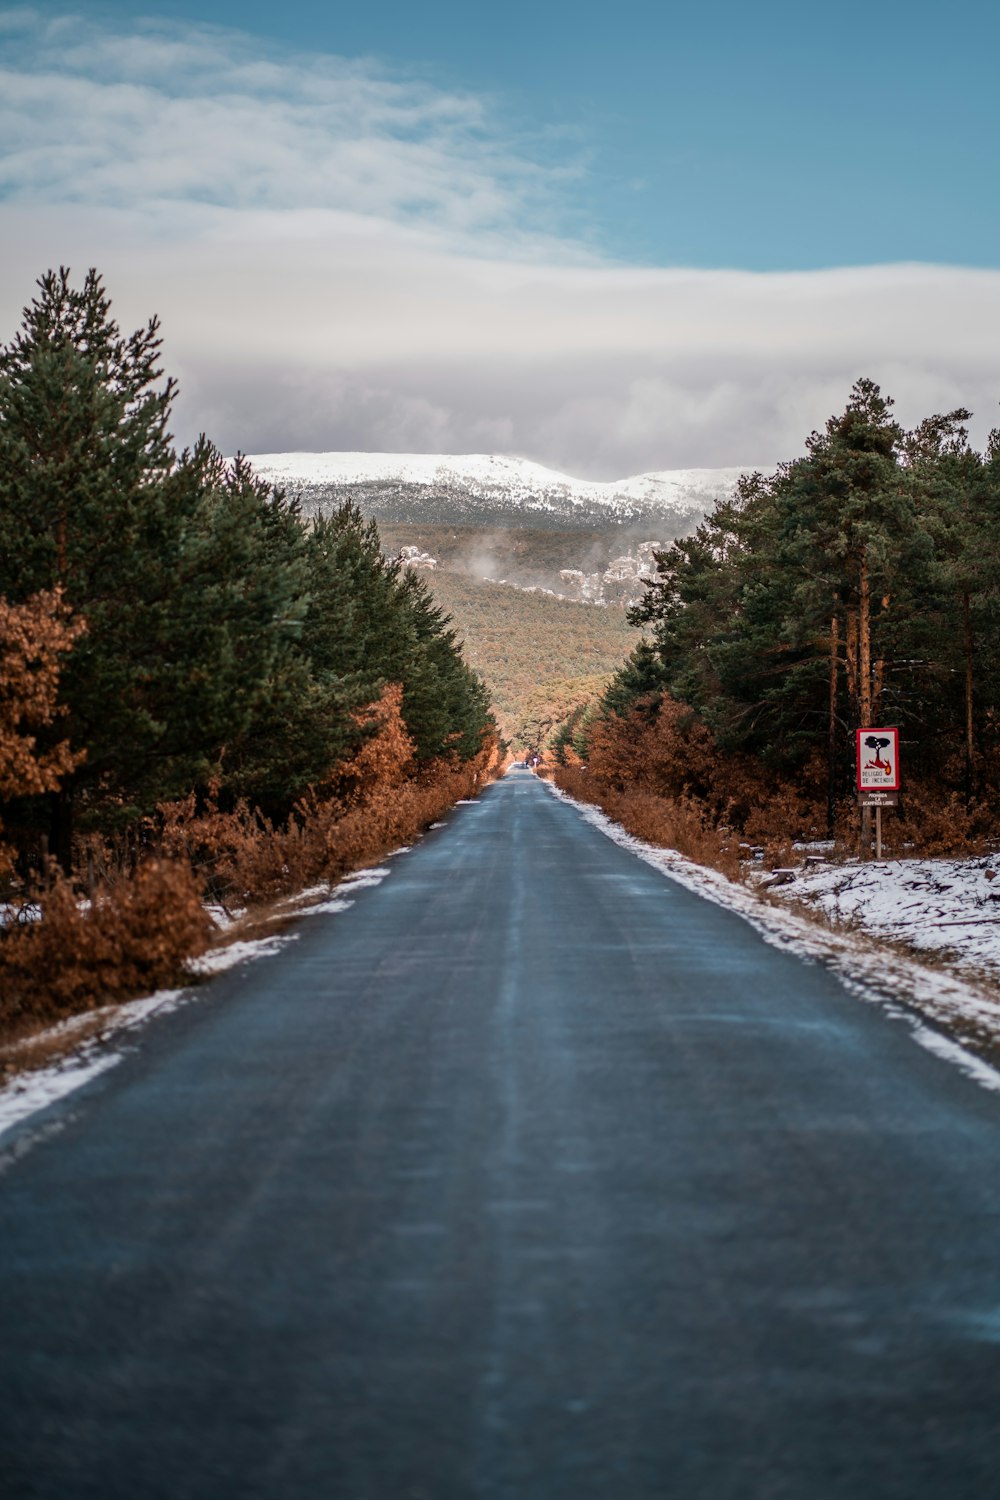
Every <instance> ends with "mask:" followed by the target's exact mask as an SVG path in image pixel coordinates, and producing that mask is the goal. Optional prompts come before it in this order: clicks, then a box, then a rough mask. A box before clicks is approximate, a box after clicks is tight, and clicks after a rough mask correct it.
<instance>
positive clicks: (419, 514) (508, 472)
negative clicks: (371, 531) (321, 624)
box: [250, 453, 745, 539]
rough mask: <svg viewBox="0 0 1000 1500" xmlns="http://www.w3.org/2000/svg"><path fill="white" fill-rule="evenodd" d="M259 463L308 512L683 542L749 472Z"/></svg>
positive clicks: (380, 458)
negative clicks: (641, 533) (604, 475)
mask: <svg viewBox="0 0 1000 1500" xmlns="http://www.w3.org/2000/svg"><path fill="white" fill-rule="evenodd" d="M250 461H251V463H252V464H253V467H254V469H255V470H256V472H257V473H258V474H259V475H260V476H261V478H263V479H267V480H270V481H271V482H272V483H276V484H281V485H283V486H284V487H285V488H286V489H287V490H289V491H290V492H292V493H293V494H301V496H302V500H303V504H304V506H305V508H306V509H307V510H312V509H316V508H319V507H322V506H324V505H328V504H335V503H337V502H339V501H341V500H345V499H352V500H356V501H357V502H358V503H359V504H360V505H361V506H362V508H363V509H364V510H365V511H366V512H367V513H370V514H373V515H375V516H377V517H378V518H379V519H383V520H392V521H417V520H421V521H428V522H429V521H434V522H443V523H452V522H457V521H464V522H466V523H471V524H487V525H489V524H492V525H501V526H510V525H522V526H525V525H526V526H536V527H539V526H540V527H545V528H549V527H569V528H575V527H606V526H607V525H608V524H609V523H610V524H612V525H614V524H621V523H626V524H627V523H634V522H637V521H641V520H653V519H654V518H655V519H656V520H657V521H658V522H659V523H660V524H659V528H658V529H659V530H660V531H661V532H664V533H665V532H666V531H668V530H669V532H670V533H671V534H672V535H675V536H676V535H680V534H681V533H682V532H683V531H686V530H687V529H689V528H690V527H692V526H694V525H696V524H697V523H698V521H699V520H700V519H701V518H702V517H703V516H704V515H705V514H706V513H707V512H708V511H710V510H711V509H712V507H713V506H714V504H715V502H716V501H717V500H718V499H720V498H722V497H723V496H725V495H728V494H729V493H730V492H731V491H732V488H733V486H734V485H735V483H736V481H737V479H738V478H739V476H740V474H742V473H743V472H745V471H744V470H743V469H740V468H726V469H664V470H661V471H658V472H656V473H652V474H638V475H634V476H632V477H631V478H627V479H620V480H615V481H612V482H611V483H607V484H602V483H598V482H595V481H593V480H587V479H573V478H571V477H570V476H569V475H568V474H560V473H558V472H557V471H556V470H554V469H546V468H543V466H542V465H541V464H536V463H531V462H529V460H527V459H523V458H507V457H501V456H498V455H495V454H483V453H467V454H458V455H446V454H431V453H260V454H256V455H250ZM664 539H665V537H664Z"/></svg>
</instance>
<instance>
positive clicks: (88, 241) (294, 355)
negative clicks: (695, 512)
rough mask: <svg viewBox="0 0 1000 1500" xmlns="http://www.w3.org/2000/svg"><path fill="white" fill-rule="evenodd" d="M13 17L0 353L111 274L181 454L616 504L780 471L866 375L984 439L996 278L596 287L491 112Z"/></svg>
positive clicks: (258, 57) (875, 276)
mask: <svg viewBox="0 0 1000 1500" xmlns="http://www.w3.org/2000/svg"><path fill="white" fill-rule="evenodd" d="M12 15H13V13H7V16H6V22H5V21H4V18H3V17H2V16H0V27H2V26H4V25H6V35H7V37H8V38H10V37H11V36H13V38H14V41H13V43H12V45H10V46H5V55H9V56H11V58H12V63H13V64H14V66H13V67H12V70H11V73H10V75H9V76H8V77H7V79H6V80H5V81H3V82H2V83H0V99H2V101H3V102H2V104H0V140H2V141H3V142H4V152H3V159H2V161H0V185H2V186H0V192H3V193H4V194H5V196H6V203H5V204H4V206H3V225H2V245H3V249H2V252H0V254H2V257H3V271H4V275H3V278H2V283H0V338H2V339H6V338H7V337H9V335H10V334H11V333H12V332H13V330H14V328H15V327H16V325H17V322H18V318H19V313H20V309H21V306H22V305H23V303H24V302H26V301H27V300H28V298H29V297H30V295H31V292H32V286H33V282H34V278H35V276H37V275H38V274H39V272H40V271H41V270H43V269H44V268H45V267H47V266H49V265H53V264H59V263H61V262H65V263H69V264H71V265H72V266H73V267H74V269H75V271H76V272H77V273H78V274H81V273H82V271H83V270H84V269H85V267H86V266H87V265H91V264H95V265H97V266H99V267H100V269H101V270H102V271H103V273H104V275H105V279H106V282H107V285H108V288H109V290H110V292H111V294H112V296H113V298H114V302H115V309H116V313H117V315H118V317H119V319H120V321H121V322H122V324H123V325H125V326H128V327H132V326H136V325H137V324H139V323H141V322H143V321H144V320H145V318H146V317H147V316H148V315H149V314H150V313H151V312H153V311H156V312H158V313H159V314H160V315H161V317H162V319H163V325H164V333H165V338H166V343H165V358H166V361H167V364H168V367H169V369H170V370H171V371H172V372H173V373H176V374H178V375H179V376H180V377H181V381H182V396H181V400H180V403H179V405H178V408H177V418H178V427H179V433H180V435H181V436H182V438H184V439H185V440H188V439H190V437H191V436H192V435H193V434H194V433H195V432H196V431H197V430H198V429H199V428H205V429H207V430H208V431H209V432H210V433H211V435H212V436H213V437H215V438H216V440H217V441H219V442H220V443H221V444H222V445H223V446H224V447H226V448H227V449H232V448H235V447H237V446H240V447H242V448H244V449H246V450H248V451H251V452H253V451H257V452H262V451H277V450H280V449H282V448H347V449H364V448H372V449H399V450H406V451H419V450H424V451H480V450H482V449H484V448H485V449H497V450H501V451H508V452H516V453H521V454H524V455H526V456H529V457H532V458H536V459H538V460H540V461H542V462H548V463H551V464H553V465H555V466H557V467H561V468H564V469H568V470H570V471H575V472H578V473H581V474H589V475H593V476H595V477H603V478H612V477H620V476H621V475H623V474H625V473H628V472H637V471H639V470H641V469H649V468H662V467H670V466H675V465H676V466H694V465H699V464H716V463H718V464H728V463H742V462H769V461H772V460H777V459H778V458H781V457H789V456H792V455H794V454H796V453H798V452H801V451H802V444H803V441H804V438H805V436H806V434H807V433H808V432H809V431H810V430H811V429H812V428H813V427H815V426H817V425H819V424H821V423H822V422H823V421H824V420H825V418H826V417H827V416H828V415H829V414H830V413H831V412H833V411H835V410H838V409H840V408H841V407H842V406H843V404H844V401H845V400H846V396H847V392H848V389H849V387H850V385H851V383H852V382H853V380H854V379H855V378H856V377H857V376H858V375H860V374H867V375H870V376H872V377H873V378H875V379H877V380H880V381H881V382H882V384H883V386H884V388H885V389H887V390H888V391H889V392H890V393H892V394H894V395H895V396H896V397H897V398H898V406H899V412H900V416H901V419H902V420H904V421H907V422H915V421H917V420H919V418H920V417H922V416H924V415H926V414H927V413H928V412H930V411H932V410H939V409H944V408H951V407H954V406H955V405H958V404H963V405H967V406H970V407H972V408H973V409H974V410H975V411H976V412H977V414H978V415H977V425H976V428H975V429H974V430H975V435H976V436H977V437H978V438H980V439H982V438H983V437H984V436H985V432H986V430H987V428H988V427H989V426H990V425H992V413H993V412H994V411H995V409H996V401H997V398H998V396H1000V372H998V369H997V359H996V351H995V337H994V330H995V328H996V326H997V320H998V314H1000V273H994V272H985V271H972V270H963V269H958V268H948V267H928V266H888V267H873V268H867V269H852V270H836V269H834V270H829V271H816V272H807V273H798V274H771V275H764V274H751V273H745V272H739V271H699V270H656V269H649V268H643V269H640V268H630V267H624V266H621V265H614V264H609V263H606V262H601V261H599V260H598V259H597V258H596V257H595V256H594V255H593V254H592V253H591V252H590V251H589V250H587V249H586V248H585V247H583V246H581V245H579V244H577V243H575V242H573V241H572V240H569V239H565V238H563V239H559V238H556V237H555V236H554V234H553V232H552V224H553V223H554V222H555V221H556V220H557V218H558V211H559V209H560V208H561V206H562V204H563V198H562V194H563V192H564V190H565V188H566V177H567V176H568V175H571V173H567V172H563V171H561V170H559V169H557V168H553V167H550V166H546V165H540V164H539V163H538V162H537V161H534V160H532V158H531V156H530V155H529V154H527V153H526V152H525V151H524V150H523V149H522V147H521V146H520V144H519V143H518V141H517V139H516V135H515V133H514V132H513V131H511V132H507V133H504V131H503V130H502V129H501V127H500V126H499V125H498V124H497V119H496V110H495V109H492V110H491V109H490V108H487V106H486V105H485V104H484V103H483V102H482V101H479V100H476V99H474V98H471V97H468V96H463V95H459V94H453V93H448V92H445V91H442V90H435V89H433V88H431V87H429V86H426V85H424V84H421V83H419V82H413V81H410V80H405V79H398V78H397V79H393V78H389V77H387V76H384V75H383V74H380V73H379V71H378V70H377V69H375V68H374V66H373V65H371V64H364V63H352V62H348V61H345V60H343V59H337V58H322V57H321V58H305V59H303V58H299V57H293V56H290V55H281V56H274V57H267V56H265V55H264V54H263V52H262V50H261V48H260V47H259V46H258V45H257V44H256V43H255V42H253V41H251V40H250V39H248V38H246V37H242V36H239V35H237V34H234V33H226V32H222V31H218V30H211V29H208V28H194V29H187V30H181V29H179V28H176V27H174V28H165V27H155V26H150V27H147V28H144V29H141V30H135V31H133V32H131V33H129V34H127V35H122V36H114V35H111V34H109V33H107V32H102V31H100V30H98V29H96V28H95V27H93V26H91V25H87V24H85V23H83V22H80V21H68V22H66V23H65V24H64V25H63V26H61V27H60V28H58V29H57V30H53V29H52V28H51V26H48V25H47V24H43V23H42V22H40V21H39V20H38V19H37V18H34V17H32V15H31V13H30V12H21V13H20V19H17V20H16V21H12V19H11V17H12ZM553 205H555V206H554V207H553Z"/></svg>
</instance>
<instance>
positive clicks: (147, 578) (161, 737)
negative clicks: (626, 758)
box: [0, 269, 498, 1034]
mask: <svg viewBox="0 0 1000 1500" xmlns="http://www.w3.org/2000/svg"><path fill="white" fill-rule="evenodd" d="M160 347H161V340H160V332H159V324H158V321H157V319H156V318H153V319H151V320H150V321H149V323H148V324H147V325H146V326H145V327H144V328H141V329H139V330H137V331H136V332H134V333H132V334H123V333H122V332H121V330H120V329H119V327H118V325H117V323H116V322H115V320H114V318H113V316H112V312H111V303H110V299H109V297H108V295H107V293H106V292H105V289H104V286H103V283H102V281H101V278H100V276H99V275H98V274H97V272H96V271H91V272H90V273H89V274H88V275H87V276H86V278H85V280H84V283H83V285H82V286H79V287H76V286H74V285H73V284H72V282H71V278H70V274H69V272H68V271H67V270H65V269H61V270H59V271H50V272H48V273H47V274H45V275H44V276H43V277H42V278H41V279H40V281H39V283H38V292H37V295H36V296H35V298H34V299H33V301H32V302H31V304H30V306H28V307H27V308H26V310H25V313H24V320H23V324H22V327H21V328H20V330H19V331H18V333H17V334H16V336H15V338H14V339H13V341H12V342H11V343H10V344H9V345H8V346H7V347H5V348H3V349H2V350H0V881H2V886H3V891H2V895H3V907H2V911H3V922H2V925H0V992H2V995H3V1000H2V1004H0V1027H2V1028H3V1029H4V1030H5V1031H6V1032H7V1033H8V1034H11V1033H13V1032H16V1030H17V1028H18V1026H19V1025H21V1024H26V1023H27V1022H28V1021H29V1020H30V1019H31V1018H37V1017H39V1016H51V1015H59V1014H64V1013H67V1012H68V1011H71V1010H73V1009H78V1008H80V1007H82V1006H87V1005H91V1004H94V1003H97V1002H98V1001H100V1000H103V999H108V998H114V997H115V996H116V995H117V994H125V993H137V992H141V991H144V990H148V989H150V988H154V987H155V986H156V985H157V984H161V983H165V982H169V981H172V980H173V979H176V978H177V976H178V974H179V973H180V971H181V966H182V964H183V962H184V960H185V959H186V958H187V957H188V956H190V954H191V953H192V952H194V951H196V950H197V948H198V947H199V946H202V947H203V946H204V945H205V943H206V941H207V939H208V927H209V921H208V918H207V917H206V915H205V906H204V902H205V900H206V899H209V900H211V901H213V902H215V903H216V904H217V905H221V906H222V907H223V908H224V909H226V910H235V909H242V908H245V907H247V905H248V904H250V903H253V902H255V901H257V902H259V901H266V900H267V899H270V898H274V897H276V896H277V895H280V894H281V893H282V892H287V891H290V890H293V889H296V888H299V887H301V886H304V885H306V884H307V883H309V882H310V881H317V880H329V879H333V878H336V877H337V876H338V875H340V874H342V873H343V872H344V871H345V870H347V869H349V868H352V867H353V866H354V865H356V864H357V863H359V862H361V861H363V860H366V859H371V858H375V857H378V855H379V854H380V853H381V852H384V851H385V850H386V849H388V848H391V847H393V846H394V845H397V844H399V843H402V842H404V841H406V840H407V839H409V838H411V837H412V836H413V835H414V834H415V833H416V832H417V831H418V829H419V828H420V827H422V826H424V825H425V824H426V823H427V822H429V821H430V820H431V819H433V818H434V817H436V816H438V815H439V814H440V812H441V811H442V810H443V809H444V808H445V807H447V806H449V805H450V804H451V803H452V802H454V801H455V800H456V799H457V798H458V797H460V796H464V795H469V794H470V792H472V791H473V790H475V788H476V787H477V786H478V785H481V784H482V782H483V781H484V779H485V778H486V777H487V776H488V775H489V774H491V771H492V769H493V767H494V766H495V764H496V760H497V749H498V745H497V735H496V727H495V724H494V721H493V718H492V714H491V710H490V703H489V696H488V693H487V690H486V688H485V686H484V684H483V682H482V680H481V678H480V677H479V676H478V675H477V674H476V673H475V672H474V671H473V670H472V669H471V668H470V667H469V666H468V664H467V663H466V661H465V660H464V658H463V656H462V653H461V649H460V646H459V643H458V641H457V638H456V635H455V631H454V630H453V629H452V627H451V625H450V622H449V620H448V618H447V616H446V615H445V613H444V611H443V610H442V608H441V607H440V606H439V605H438V604H437V603H436V602H435V600H434V599H433V598H432V596H431V594H430V592H429V591H428V589H427V587H426V585H425V584H424V583H423V582H422V581H421V580H420V579H419V578H418V577H416V576H415V575H414V574H412V573H410V572H408V571H406V570H404V569H402V568H401V567H400V565H399V563H398V562H395V561H393V560H392V559H389V558H387V557H386V556H385V555H384V553H383V548H382V543H381V540H380V537H379V534H378V530H377V528H376V526H375V524H374V523H373V522H371V521H366V520H365V518H364V517H363V516H362V515H361V513H360V511H359V510H358V509H357V508H356V507H355V506H353V505H350V504H346V505H344V506H342V507H340V508H339V509H338V510H336V511H335V512H334V513H332V514H330V515H327V516H321V517H317V518H315V519H312V520H310V521H309V522H308V523H307V522H306V521H305V520H304V519H303V517H302V516H301V514H300V512H299V508H298V505H297V503H296V501H295V500H294V499H292V498H289V497H288V496H287V495H286V494H284V493H283V492H282V491H281V490H279V489H275V488H272V487H270V486H268V485H266V484H264V483H263V482H261V481H260V480H258V479H257V478H256V477H255V475H254V474H253V472H252V470H251V468H250V467H249V465H248V464H247V463H246V461H245V460H243V459H241V458H239V457H237V458H236V459H235V460H234V461H227V460H225V459H224V458H223V457H222V455H221V454H220V453H219V451H218V450H217V449H216V448H215V447H214V446H213V445H212V443H211V442H210V441H209V440H208V439H207V438H205V437H201V438H200V439H199V440H198V441H197V443H195V445H194V446H193V447H192V448H191V449H185V450H184V451H181V452H178V451H177V450H176V448H175V446H174V443H173V439H172V436H171V434H170V431H169V424H170V418H171V407H172V403H173V400H174V397H175V394H176V385H175V382H174V381H173V380H172V379H169V378H165V377H164V374H163V371H162V369H161V367H160Z"/></svg>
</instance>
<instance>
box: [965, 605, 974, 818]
mask: <svg viewBox="0 0 1000 1500" xmlns="http://www.w3.org/2000/svg"><path fill="white" fill-rule="evenodd" d="M962 648H963V652H964V655H965V806H966V810H968V809H969V808H970V807H971V806H972V771H973V757H974V755H975V748H976V747H975V739H974V734H973V719H972V687H973V676H972V610H971V608H970V604H969V595H968V592H966V593H964V594H963V595H962Z"/></svg>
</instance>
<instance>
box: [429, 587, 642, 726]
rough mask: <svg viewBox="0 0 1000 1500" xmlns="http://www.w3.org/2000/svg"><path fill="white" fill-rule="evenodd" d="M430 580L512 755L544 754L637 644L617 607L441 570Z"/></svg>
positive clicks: (622, 611)
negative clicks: (562, 726)
mask: <svg viewBox="0 0 1000 1500" xmlns="http://www.w3.org/2000/svg"><path fill="white" fill-rule="evenodd" d="M428 578H429V583H430V586H431V589H432V590H433V593H434V597H435V599H436V600H437V602H438V604H439V606H440V607H441V608H443V609H445V610H446V611H447V613H448V614H449V615H450V616H451V618H452V621H453V624H454V628H455V630H456V631H457V632H458V634H459V636H460V638H461V639H462V641H463V642H464V650H465V655H466V658H467V659H468V661H469V663H470V665H471V666H472V667H473V668H474V669H475V670H476V671H478V672H479V673H480V674H481V675H482V678H483V680H484V682H485V683H486V685H487V688H488V689H489V692H490V697H491V700H492V703H493V708H494V712H495V714H496V718H497V723H498V725H499V727H500V732H501V734H502V735H503V736H504V738H505V739H506V740H508V741H509V742H510V744H511V747H512V748H513V750H514V751H515V752H520V751H525V750H541V749H544V748H545V746H546V744H547V743H548V740H549V738H550V737H551V735H552V732H553V730H554V729H555V728H556V727H557V726H558V725H559V724H560V723H561V722H562V721H563V720H565V719H566V718H567V716H568V715H570V714H572V713H573V712H574V711H576V710H578V709H580V708H581V707H582V706H583V705H585V704H587V703H589V702H590V701H591V700H592V699H594V698H596V697H599V696H600V695H601V693H602V692H603V691H604V689H605V688H606V687H607V685H608V683H609V681H610V679H611V676H612V674H613V673H614V672H615V671H616V670H617V669H618V668H619V667H620V666H621V663H622V660H623V658H624V657H625V656H626V655H627V653H628V651H629V649H630V647H631V646H632V645H633V644H634V642H635V639H636V632H635V630H634V628H633V627H632V626H630V625H629V623H628V621H627V620H626V618H625V612H624V610H621V609H614V608H607V609H600V608H596V607H595V606H593V605H590V604H576V603H573V602H571V601H569V600H565V599H555V598H553V597H552V596H551V595H550V594H545V593H527V592H525V591H524V590H522V589H518V588H513V587H511V586H510V585H507V584H502V583H491V582H487V581H483V580H480V579H474V578H470V577H469V576H468V575H463V574H459V573H451V572H448V571H446V570H444V569H439V570H437V571H435V572H433V573H431V574H429V575H428Z"/></svg>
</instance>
